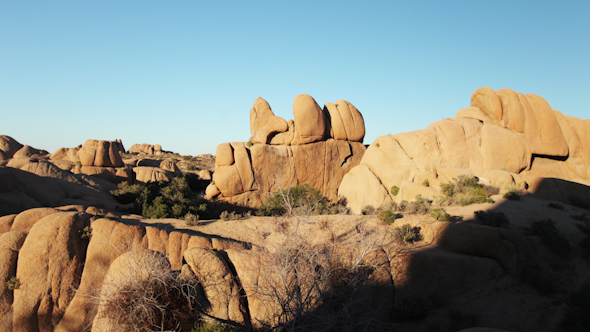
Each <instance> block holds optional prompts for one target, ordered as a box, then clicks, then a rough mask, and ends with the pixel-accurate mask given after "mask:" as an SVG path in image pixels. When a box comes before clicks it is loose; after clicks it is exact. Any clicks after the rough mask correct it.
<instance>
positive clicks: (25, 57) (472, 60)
mask: <svg viewBox="0 0 590 332" xmlns="http://www.w3.org/2000/svg"><path fill="white" fill-rule="evenodd" d="M481 86H489V87H491V88H493V89H494V90H497V89H500V88H510V89H513V90H515V91H518V92H522V93H535V94H538V95H540V96H542V97H544V98H545V99H546V100H547V101H548V102H549V104H550V105H551V106H552V107H553V108H554V109H558V110H560V111H562V112H563V113H565V114H568V115H572V116H576V117H581V118H584V119H588V118H590V109H589V107H588V98H589V97H590V1H563V2H558V1H479V0H475V1H474V0H469V1H452V0H450V1H393V0H391V1H276V0H275V1H149V0H142V1H125V0H117V1H109V0H101V1H59V0H56V1H27V0H23V1H12V0H0V114H1V120H0V134H4V135H10V136H12V137H13V138H15V139H16V140H18V141H19V142H21V143H22V144H28V145H31V146H33V147H36V148H41V149H45V150H48V151H49V152H54V151H55V150H56V149H58V148H60V147H74V146H77V145H78V144H83V143H84V141H85V140H86V139H104V140H114V139H117V138H118V139H122V140H123V143H124V145H125V147H126V148H129V147H131V145H133V144H134V143H150V144H161V145H162V147H163V148H164V149H165V150H171V151H174V152H178V153H181V154H183V155H186V154H190V155H197V154H202V153H213V154H214V153H215V148H216V146H217V145H218V144H220V143H223V142H231V141H248V139H249V137H250V128H249V110H250V108H251V107H252V104H253V102H254V100H255V99H256V98H257V97H263V98H265V99H266V100H267V101H268V102H269V103H270V105H271V107H272V109H273V111H274V112H275V114H276V115H279V116H282V117H283V118H285V119H292V118H293V113H292V105H293V100H294V98H295V96H296V95H298V94H301V93H306V94H309V95H311V96H313V97H314V98H315V100H316V101H317V102H318V104H319V105H320V106H322V107H323V105H324V103H326V102H334V101H336V100H338V99H345V100H348V101H349V102H351V103H352V104H354V105H355V106H356V107H357V108H358V109H359V110H360V111H361V113H362V114H363V117H364V119H365V126H366V132H367V134H366V136H365V143H371V142H372V141H373V140H375V138H377V136H381V135H387V134H395V133H400V132H406V131H411V130H418V129H423V128H425V127H426V126H427V125H428V124H430V123H432V122H434V121H437V120H440V119H443V118H448V117H454V116H455V113H456V112H457V111H458V110H459V109H461V108H463V107H468V106H469V102H470V97H471V93H472V92H473V91H474V90H475V89H477V88H478V87H481Z"/></svg>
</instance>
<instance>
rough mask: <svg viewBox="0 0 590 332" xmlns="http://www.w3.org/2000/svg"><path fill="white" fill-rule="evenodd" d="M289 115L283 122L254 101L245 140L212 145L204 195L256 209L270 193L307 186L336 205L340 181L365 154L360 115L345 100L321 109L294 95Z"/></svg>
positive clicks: (259, 101) (306, 97)
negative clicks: (211, 170) (210, 180)
mask: <svg viewBox="0 0 590 332" xmlns="http://www.w3.org/2000/svg"><path fill="white" fill-rule="evenodd" d="M293 114H294V120H289V121H285V120H284V119H283V118H280V117H278V116H275V115H274V113H273V112H272V110H271V108H270V105H269V104H268V103H267V102H266V101H265V100H264V99H262V98H257V99H256V100H255V101H254V106H253V107H252V108H251V109H250V132H251V134H252V137H251V138H250V141H249V142H248V143H242V142H233V143H223V144H220V145H219V146H218V147H217V156H216V157H217V161H216V165H215V173H214V175H213V183H212V184H211V185H210V187H209V188H208V189H207V195H208V197H209V198H210V199H214V198H215V199H218V200H222V201H225V202H228V203H232V204H236V205H240V206H246V207H252V208H257V207H258V206H260V204H261V203H262V202H263V201H264V199H265V196H267V195H268V194H270V193H272V192H275V191H278V190H280V189H285V188H289V187H293V186H296V185H299V184H303V183H308V184H310V185H311V186H312V187H314V188H316V189H318V190H320V191H322V193H323V194H324V195H325V196H326V197H328V198H329V199H330V200H332V201H336V200H337V199H338V187H339V185H340V182H341V180H342V177H343V176H344V175H345V174H346V173H348V171H349V170H350V169H352V167H354V166H356V165H358V164H359V162H360V160H361V158H362V156H363V154H364V152H365V146H364V145H363V144H362V142H363V138H364V136H365V123H364V120H363V116H362V115H361V113H360V112H359V111H358V110H357V109H356V108H355V107H354V106H353V105H352V104H351V103H349V102H347V101H345V100H339V101H337V102H335V103H327V104H326V105H325V106H324V108H323V109H322V108H320V107H319V106H318V104H317V103H316V101H315V100H314V99H313V98H312V97H311V96H309V95H298V96H297V97H295V101H294V102H293Z"/></svg>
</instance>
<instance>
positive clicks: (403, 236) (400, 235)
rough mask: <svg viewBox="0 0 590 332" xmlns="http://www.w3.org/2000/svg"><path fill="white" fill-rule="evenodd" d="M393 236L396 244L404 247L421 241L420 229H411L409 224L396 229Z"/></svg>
mask: <svg viewBox="0 0 590 332" xmlns="http://www.w3.org/2000/svg"><path fill="white" fill-rule="evenodd" d="M394 236H395V239H396V241H397V242H399V243H401V244H405V245H410V244H413V243H414V242H418V241H420V240H422V235H420V227H412V226H410V225H409V224H405V225H402V226H401V227H396V228H395V230H394Z"/></svg>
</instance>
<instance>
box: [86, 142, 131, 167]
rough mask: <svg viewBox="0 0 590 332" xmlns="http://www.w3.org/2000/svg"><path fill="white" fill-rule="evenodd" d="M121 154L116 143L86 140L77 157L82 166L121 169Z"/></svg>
mask: <svg viewBox="0 0 590 332" xmlns="http://www.w3.org/2000/svg"><path fill="white" fill-rule="evenodd" d="M121 152H122V151H121V150H120V144H118V143H116V142H110V141H97V140H87V141H86V142H85V143H84V146H82V148H81V149H80V151H79V152H78V155H79V157H80V162H81V163H82V166H97V167H121V166H123V160H122V159H121V155H120V153H121Z"/></svg>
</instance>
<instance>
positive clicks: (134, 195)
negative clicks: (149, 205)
mask: <svg viewBox="0 0 590 332" xmlns="http://www.w3.org/2000/svg"><path fill="white" fill-rule="evenodd" d="M143 188H144V186H143V185H141V184H129V183H128V182H126V181H124V182H121V183H119V184H118V185H117V189H115V190H112V191H111V194H112V195H113V196H115V199H116V200H117V202H119V203H121V204H129V203H134V202H136V201H137V199H138V198H139V196H140V195H141V192H142V190H143Z"/></svg>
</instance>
